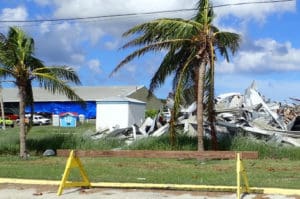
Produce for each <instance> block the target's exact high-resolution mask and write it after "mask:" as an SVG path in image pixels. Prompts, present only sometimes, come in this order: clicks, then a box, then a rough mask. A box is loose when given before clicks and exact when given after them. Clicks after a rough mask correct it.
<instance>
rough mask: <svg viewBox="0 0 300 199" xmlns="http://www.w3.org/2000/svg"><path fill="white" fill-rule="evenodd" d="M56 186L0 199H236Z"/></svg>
mask: <svg viewBox="0 0 300 199" xmlns="http://www.w3.org/2000/svg"><path fill="white" fill-rule="evenodd" d="M56 192H57V187H56V186H35V187H32V186H26V185H23V186H20V185H18V186H16V185H12V184H11V185H1V186H0V199H35V198H36V199H70V198H71V199H95V198H96V199H97V198H99V199H195V198H196V199H236V194H234V193H219V192H198V191H170V190H141V189H101V188H92V189H84V190H82V189H65V190H64V192H63V194H62V195H61V196H57V195H56ZM243 198H244V199H300V196H283V195H253V194H252V195H246V196H244V197H243Z"/></svg>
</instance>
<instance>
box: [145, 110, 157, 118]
mask: <svg viewBox="0 0 300 199" xmlns="http://www.w3.org/2000/svg"><path fill="white" fill-rule="evenodd" d="M158 112H159V111H158V110H155V109H149V110H146V112H145V118H147V117H151V118H154V117H155V116H156V115H157V114H158Z"/></svg>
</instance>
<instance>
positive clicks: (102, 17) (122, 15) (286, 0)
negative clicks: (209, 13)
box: [0, 0, 294, 23]
mask: <svg viewBox="0 0 300 199" xmlns="http://www.w3.org/2000/svg"><path fill="white" fill-rule="evenodd" d="M290 1H294V0H271V1H251V2H241V3H232V4H222V5H216V6H212V7H213V8H220V7H227V6H240V5H249V4H268V3H282V2H290ZM195 10H197V9H195V8H188V9H178V10H163V11H152V12H140V13H127V14H112V15H101V16H93V17H74V18H59V19H32V20H0V23H41V22H59V21H78V20H79V21H80V20H91V19H105V18H115V17H129V16H138V15H153V14H162V13H173V12H186V11H195Z"/></svg>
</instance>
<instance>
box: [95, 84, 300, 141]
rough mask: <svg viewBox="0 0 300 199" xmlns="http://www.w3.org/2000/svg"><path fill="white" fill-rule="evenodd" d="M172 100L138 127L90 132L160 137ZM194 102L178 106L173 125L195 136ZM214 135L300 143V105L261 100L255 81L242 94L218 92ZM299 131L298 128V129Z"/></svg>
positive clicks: (131, 136) (134, 136)
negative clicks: (226, 134) (220, 93)
mask: <svg viewBox="0 0 300 199" xmlns="http://www.w3.org/2000/svg"><path fill="white" fill-rule="evenodd" d="M172 106H173V101H172V99H168V100H167V103H166V108H165V109H162V110H161V111H160V113H159V114H158V115H157V116H156V117H155V118H153V119H152V118H146V120H145V121H144V122H143V124H142V125H141V126H137V125H133V126H131V127H127V128H122V129H103V130H101V131H100V132H98V133H96V134H94V135H92V138H93V139H98V138H102V137H107V136H112V137H120V138H124V139H126V140H127V141H129V142H131V141H133V140H136V139H139V138H144V137H148V136H161V135H163V134H165V133H167V132H168V130H169V123H168V121H169V118H170V111H166V110H169V108H172ZM195 111H196V103H195V102H194V103H192V104H191V105H190V106H188V107H187V108H181V110H180V112H181V116H180V117H179V118H178V119H177V126H179V127H181V128H182V133H185V134H188V135H190V136H197V132H196V129H197V128H196V125H197V122H196V115H195ZM215 112H216V127H217V134H218V135H221V134H222V133H228V134H232V135H238V134H242V135H253V136H255V137H259V138H262V139H265V140H272V141H275V142H277V143H287V144H289V145H292V146H297V147H298V146H300V131H297V130H298V127H300V125H298V123H299V124H300V117H299V118H298V115H299V113H300V107H299V106H297V105H296V104H293V105H287V104H284V105H283V104H281V103H278V102H271V101H270V100H265V99H264V97H263V96H262V95H261V94H260V93H259V92H258V91H257V89H256V88H255V83H254V82H253V83H252V85H251V86H250V87H249V88H247V89H246V90H245V93H244V94H240V93H226V94H222V95H219V96H218V97H217V98H216V102H215ZM208 126H209V125H207V121H206V120H205V123H204V127H205V132H206V134H205V135H207V136H209V127H208ZM299 130H300V128H299Z"/></svg>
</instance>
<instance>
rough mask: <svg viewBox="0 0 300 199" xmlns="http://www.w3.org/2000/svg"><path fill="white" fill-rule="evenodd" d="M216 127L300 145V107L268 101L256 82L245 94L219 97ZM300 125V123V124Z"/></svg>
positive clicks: (216, 106)
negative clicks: (297, 127) (298, 124)
mask: <svg viewBox="0 0 300 199" xmlns="http://www.w3.org/2000/svg"><path fill="white" fill-rule="evenodd" d="M215 109H216V112H217V113H218V114H217V116H216V117H217V118H216V124H217V125H220V126H224V127H226V128H227V130H228V131H229V132H230V133H233V134H238V133H244V134H248V135H249V134H251V135H254V136H256V137H262V138H265V139H266V140H272V141H276V142H278V143H288V144H290V145H293V146H300V131H295V130H297V129H295V125H296V124H297V121H298V120H299V119H298V120H297V118H298V115H299V113H300V112H299V106H297V105H295V104H293V105H282V104H281V103H276V102H271V101H270V100H265V99H264V97H263V96H262V95H261V94H260V93H259V92H257V90H256V88H255V83H252V85H251V86H250V87H249V88H247V89H246V91H245V94H244V95H241V94H239V93H228V94H224V95H220V96H218V97H217V102H216V105H215ZM298 122H299V121H298Z"/></svg>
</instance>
